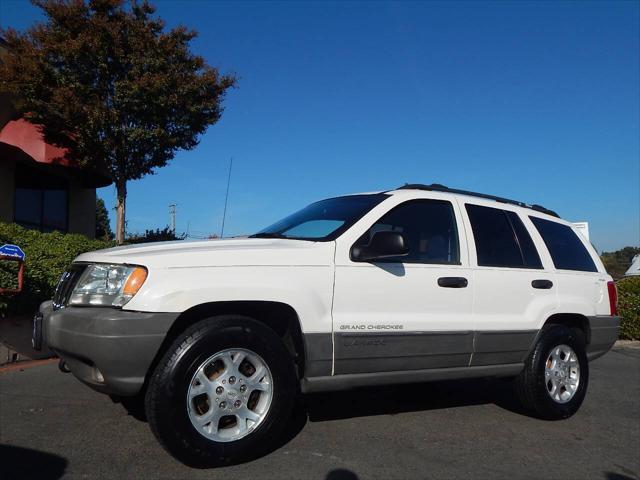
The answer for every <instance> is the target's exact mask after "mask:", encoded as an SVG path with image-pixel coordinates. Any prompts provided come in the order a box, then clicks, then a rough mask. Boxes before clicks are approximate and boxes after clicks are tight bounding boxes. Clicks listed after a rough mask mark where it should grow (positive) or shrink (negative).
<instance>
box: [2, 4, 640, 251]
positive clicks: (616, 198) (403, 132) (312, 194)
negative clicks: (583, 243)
mask: <svg viewBox="0 0 640 480" xmlns="http://www.w3.org/2000/svg"><path fill="white" fill-rule="evenodd" d="M155 5H156V6H157V14H158V15H159V16H161V17H162V18H163V19H165V20H166V21H167V26H168V27H174V26H177V25H179V24H181V25H185V26H187V27H189V28H192V29H195V30H197V31H198V32H199V36H198V38H196V39H195V40H194V41H193V43H192V47H193V51H194V52H196V53H198V54H200V55H203V56H204V57H205V59H206V60H207V62H208V63H209V64H210V65H212V66H214V67H217V68H219V69H220V70H221V71H222V72H225V73H235V74H236V75H238V77H239V78H240V80H239V83H238V88H236V89H234V90H231V91H230V92H229V93H228V95H227V97H226V99H225V101H224V107H225V111H224V113H223V116H222V119H221V120H220V121H219V122H218V123H217V124H215V125H213V126H212V127H210V128H209V130H208V131H207V132H206V133H205V134H204V135H203V136H202V138H201V141H200V144H199V146H198V147H196V148H195V149H194V150H191V151H182V152H179V153H178V154H177V155H176V157H175V159H174V160H173V161H172V162H171V163H170V165H169V166H167V167H165V168H162V169H160V170H158V171H157V173H156V174H155V175H150V176H147V177H145V178H143V179H141V180H137V181H134V182H130V183H129V185H128V191H129V196H128V203H127V216H128V231H130V232H141V231H144V230H145V229H147V228H162V227H164V226H166V225H168V223H169V213H168V211H169V208H168V206H169V204H173V203H175V204H177V231H178V232H187V233H188V234H189V236H192V237H198V236H205V235H208V234H213V233H215V234H220V228H221V222H222V214H223V209H224V200H225V191H226V183H227V175H228V169H229V163H230V159H231V158H232V157H233V170H232V172H231V184H230V191H229V205H228V209H227V217H226V225H225V232H224V234H225V236H228V235H239V234H247V233H253V232H255V231H257V230H259V229H261V228H262V227H264V226H267V225H269V224H271V223H273V222H274V221H276V220H278V219H280V218H281V217H283V216H285V215H287V214H289V213H291V212H293V211H295V210H298V209H299V208H302V207H303V206H305V205H307V204H309V203H311V202H313V201H315V200H319V199H321V198H326V197H331V196H336V195H340V194H346V193H354V192H365V191H375V190H387V189H392V188H395V187H398V186H400V185H403V184H404V183H441V184H444V185H447V186H450V187H455V188H461V189H466V190H473V191H479V192H484V193H490V194H494V195H499V196H504V197H508V198H514V199H516V200H520V201H524V202H527V203H537V204H541V205H544V206H546V207H547V208H550V209H553V210H555V211H557V212H558V213H559V214H560V216H562V217H563V218H565V219H567V220H569V221H588V222H589V223H590V233H591V241H592V243H593V244H594V245H595V246H596V248H597V249H598V250H599V251H603V250H604V251H611V250H615V249H618V248H621V247H624V246H627V245H635V246H638V245H640V31H639V30H640V2H636V1H623V2H615V1H607V2H546V1H543V2H515V1H514V2H509V1H499V2H481V1H472V2H442V3H441V2H427V1H425V2H417V1H416V2H382V1H376V2H364V1H359V2H302V1H300V2H293V1H285V2H268V1H260V2H228V3H227V2H209V1H204V0H202V1H196V0H189V1H178V0H174V1H158V2H155ZM41 19H42V16H41V14H40V12H39V10H38V9H37V8H36V7H34V6H32V5H31V4H30V3H28V2H26V1H23V0H1V1H0V25H1V26H2V27H5V28H6V27H9V26H11V27H14V28H17V29H18V30H23V29H25V28H27V27H29V26H30V25H31V24H32V23H33V22H36V21H40V20H41ZM98 195H99V196H100V197H101V198H103V199H104V200H105V202H106V204H107V206H108V208H109V209H110V213H111V218H112V223H113V220H114V218H115V214H114V212H113V210H111V209H112V208H113V207H114V205H115V189H114V188H113V187H106V188H102V189H99V190H98Z"/></svg>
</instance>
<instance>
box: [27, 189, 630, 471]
mask: <svg viewBox="0 0 640 480" xmlns="http://www.w3.org/2000/svg"><path fill="white" fill-rule="evenodd" d="M619 320H620V319H619V317H617V315H616V290H615V285H614V283H613V282H612V279H611V277H610V276H609V275H608V274H607V272H606V271H605V269H604V267H603V266H602V263H601V262H600V259H599V258H598V255H597V254H596V252H595V250H594V249H593V247H592V246H591V245H590V244H589V242H588V241H587V240H586V239H585V238H583V237H582V236H581V235H580V234H579V233H577V232H576V230H575V229H574V227H573V226H572V225H571V224H570V223H567V222H565V221H563V220H560V219H559V218H558V216H557V215H556V214H555V213H554V212H552V211H550V210H547V209H545V208H543V207H540V206H536V205H533V206H529V205H526V204H523V203H521V202H516V201H512V200H507V199H503V198H498V197H493V196H489V195H483V194H477V193H473V192H466V191H460V190H453V189H449V188H446V187H443V186H442V185H405V186H404V187H401V188H399V189H396V190H392V191H387V192H379V193H369V194H358V195H348V196H343V197H337V198H330V199H327V200H322V201H320V202H317V203H314V204H311V205H309V206H308V207H306V208H304V209H302V210H300V211H299V212H297V213H294V214H293V215H291V216H289V217H287V218H285V219H284V220H281V221H279V222H277V223H276V224H274V225H272V226H270V227H268V228H266V229H264V230H262V231H261V232H259V233H257V234H255V235H252V236H250V237H248V238H235V239H228V240H207V241H197V242H186V241H182V242H170V243H154V244H145V245H134V246H128V247H120V248H112V249H108V250H102V251H98V252H91V253H86V254H83V255H80V256H79V257H78V258H77V259H76V261H75V262H74V263H73V264H72V265H71V266H70V268H69V270H68V271H67V272H66V273H65V274H64V275H63V277H62V279H61V281H60V284H59V285H58V289H57V291H56V295H55V298H54V300H53V302H45V303H44V304H43V305H42V306H41V309H40V313H39V314H38V315H37V316H36V319H35V321H34V343H35V344H36V345H39V344H40V343H41V341H42V339H44V341H45V342H46V343H47V344H48V345H49V346H50V347H51V348H52V349H53V350H54V351H56V352H57V353H58V354H59V355H60V357H61V359H62V360H61V362H62V363H61V367H62V368H63V370H65V371H71V372H72V373H73V374H74V375H75V376H76V377H78V378H79V379H80V380H81V381H83V382H85V383H86V384H88V385H89V386H91V387H93V388H95V389H96V390H99V391H102V392H105V393H109V394H111V395H117V396H118V397H120V398H123V399H125V401H126V398H127V397H129V398H140V399H144V405H145V410H146V415H147V418H148V420H149V423H150V425H151V428H152V430H153V432H154V433H155V434H156V436H157V437H158V439H159V440H160V442H161V443H162V444H163V445H164V446H165V448H166V449H167V450H168V451H169V452H171V453H172V454H173V455H175V456H176V457H177V458H179V459H181V460H182V461H184V462H186V463H189V464H198V465H203V464H219V463H221V462H224V461H226V460H230V459H238V458H239V457H242V456H244V455H246V454H247V453H248V452H255V451H256V450H259V449H261V448H264V447H266V446H267V444H268V443H269V441H270V439H272V438H273V436H274V435H276V434H278V433H279V432H280V430H281V429H282V428H283V426H284V425H285V424H286V421H287V419H288V416H289V414H290V412H291V409H292V406H293V403H294V400H295V397H296V395H297V393H298V392H299V391H301V392H303V393H304V392H317V391H326V390H341V389H349V388H356V387H360V386H367V385H388V384H392V383H406V382H424V381H429V380H442V379H459V378H471V377H481V376H502V377H514V378H515V381H514V383H515V386H516V388H515V391H516V393H517V396H518V398H519V399H520V400H521V402H522V403H523V405H524V406H525V407H527V408H528V409H530V410H531V411H532V412H534V413H536V414H537V415H538V416H540V417H543V418H550V419H556V418H565V417H569V416H570V415H572V414H573V413H575V412H576V411H577V410H578V408H579V407H580V404H581V403H582V401H583V399H584V396H585V393H586V391H587V382H588V378H589V377H588V374H589V364H588V360H591V359H594V358H596V357H598V356H600V355H603V354H604V353H605V352H607V350H609V349H610V348H611V346H612V344H613V343H614V342H615V340H616V338H617V333H618V326H619Z"/></svg>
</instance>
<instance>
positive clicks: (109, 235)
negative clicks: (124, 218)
mask: <svg viewBox="0 0 640 480" xmlns="http://www.w3.org/2000/svg"><path fill="white" fill-rule="evenodd" d="M96 238H97V239H100V240H113V232H112V231H111V224H110V222H109V212H108V211H107V207H105V205H104V200H102V199H101V198H96Z"/></svg>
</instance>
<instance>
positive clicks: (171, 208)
mask: <svg viewBox="0 0 640 480" xmlns="http://www.w3.org/2000/svg"><path fill="white" fill-rule="evenodd" d="M169 219H170V220H171V231H172V232H173V234H174V235H175V234H176V204H175V203H172V204H171V205H169Z"/></svg>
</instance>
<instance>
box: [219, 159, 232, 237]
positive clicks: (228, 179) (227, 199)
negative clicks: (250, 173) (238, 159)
mask: <svg viewBox="0 0 640 480" xmlns="http://www.w3.org/2000/svg"><path fill="white" fill-rule="evenodd" d="M232 167H233V157H231V160H230V161H229V177H228V178H227V194H226V195H225V197H224V212H223V213H222V228H221V229H220V238H222V236H223V235H224V221H225V220H226V218H227V202H228V201H229V185H230V184H231V168H232Z"/></svg>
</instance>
